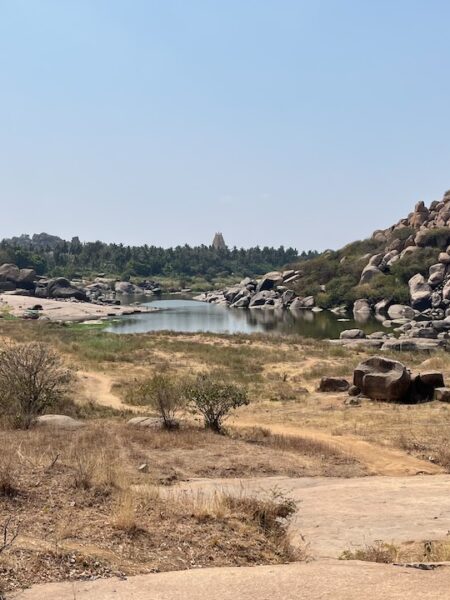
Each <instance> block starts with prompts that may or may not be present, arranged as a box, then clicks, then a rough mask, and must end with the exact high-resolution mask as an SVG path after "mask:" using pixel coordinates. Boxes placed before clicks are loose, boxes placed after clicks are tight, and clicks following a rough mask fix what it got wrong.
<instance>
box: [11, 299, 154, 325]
mask: <svg viewBox="0 0 450 600" xmlns="http://www.w3.org/2000/svg"><path fill="white" fill-rule="evenodd" d="M37 306H39V307H40V308H39V309H38V310H33V309H35V307H37ZM158 310H159V309H158V308H153V307H147V306H139V308H138V307H135V306H116V305H109V304H95V303H91V302H79V301H76V300H72V299H71V300H53V299H52V300H50V299H46V298H35V297H33V296H16V295H10V294H0V311H1V312H2V313H3V315H8V316H12V317H18V318H20V317H26V316H28V317H30V316H32V314H33V312H36V313H37V314H38V315H39V318H42V317H44V318H45V319H47V320H49V321H53V322H55V321H58V322H63V323H67V322H82V321H92V320H97V319H107V318H113V317H121V316H124V315H132V314H139V313H147V312H157V311H158Z"/></svg>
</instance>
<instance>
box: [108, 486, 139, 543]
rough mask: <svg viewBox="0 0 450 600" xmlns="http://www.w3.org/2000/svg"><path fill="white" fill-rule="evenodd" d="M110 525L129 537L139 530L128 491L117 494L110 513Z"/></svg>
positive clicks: (133, 503) (131, 496)
mask: <svg viewBox="0 0 450 600" xmlns="http://www.w3.org/2000/svg"><path fill="white" fill-rule="evenodd" d="M112 524H113V526H114V527H115V528H116V529H120V530H121V531H124V532H125V533H128V534H130V535H131V534H133V533H136V532H137V531H138V530H139V529H140V528H139V527H138V524H137V520H136V508H135V501H134V496H133V493H132V492H131V491H130V490H126V491H124V492H121V493H120V494H119V497H118V499H117V502H116V504H115V506H114V509H113V512H112Z"/></svg>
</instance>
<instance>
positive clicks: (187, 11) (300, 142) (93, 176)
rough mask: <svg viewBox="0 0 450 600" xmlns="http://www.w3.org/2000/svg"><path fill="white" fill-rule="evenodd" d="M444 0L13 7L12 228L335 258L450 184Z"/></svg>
mask: <svg viewBox="0 0 450 600" xmlns="http://www.w3.org/2000/svg"><path fill="white" fill-rule="evenodd" d="M449 22H450V3H449V2H448V1H447V0H427V1H426V2H425V1H424V0H394V1H393V0H377V1H376V2H373V1H372V0H351V1H350V0H309V1H305V0H295V1H294V0H178V1H177V0H158V1H156V0H0V209H1V218H0V237H10V236H12V235H18V234H21V233H30V234H31V233H34V232H41V231H45V232H48V233H52V234H56V235H60V236H62V237H64V238H66V239H70V238H71V237H72V236H75V235H78V236H79V237H80V239H81V240H83V241H93V240H97V239H100V240H103V241H108V242H110V241H114V242H123V243H126V244H142V243H147V244H155V245H161V246H165V247H168V246H174V245H177V244H184V243H188V244H191V245H197V244H202V243H205V244H209V243H211V241H212V238H213V236H214V233H215V232H216V231H221V232H222V233H223V235H224V238H225V241H226V242H227V244H228V245H229V246H233V245H236V246H239V247H249V246H254V245H257V244H259V245H261V246H263V245H274V246H278V245H284V246H293V247H296V248H297V249H298V250H300V251H301V250H304V249H318V250H321V249H325V248H338V247H341V246H342V245H344V244H345V243H348V242H350V241H353V240H355V239H362V238H364V237H367V236H368V235H370V234H371V233H372V232H373V231H374V230H375V229H378V228H385V227H388V226H390V225H391V224H393V223H394V222H396V221H397V220H398V219H400V218H403V217H404V216H406V215H407V214H408V213H409V212H410V211H411V210H412V207H413V206H414V204H415V203H416V202H417V201H419V200H424V201H425V202H426V203H427V204H428V203H430V202H431V201H432V200H436V199H440V198H441V197H442V195H443V193H444V192H445V191H446V190H447V189H448V188H450V77H449V73H450V36H449V35H448V23H449Z"/></svg>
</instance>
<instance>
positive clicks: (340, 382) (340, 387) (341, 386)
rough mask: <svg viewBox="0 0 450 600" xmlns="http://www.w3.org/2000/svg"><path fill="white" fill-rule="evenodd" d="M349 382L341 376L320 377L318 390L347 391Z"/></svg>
mask: <svg viewBox="0 0 450 600" xmlns="http://www.w3.org/2000/svg"><path fill="white" fill-rule="evenodd" d="M349 388H350V383H349V382H348V381H347V380H346V379H344V378H342V377H322V379H321V380H320V384H319V392H347V391H348V390H349Z"/></svg>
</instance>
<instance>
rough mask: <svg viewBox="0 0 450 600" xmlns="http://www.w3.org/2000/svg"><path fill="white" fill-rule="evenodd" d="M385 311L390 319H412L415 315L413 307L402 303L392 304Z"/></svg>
mask: <svg viewBox="0 0 450 600" xmlns="http://www.w3.org/2000/svg"><path fill="white" fill-rule="evenodd" d="M387 312H388V315H389V317H390V318H391V319H414V316H415V312H414V309H413V308H411V307H410V306H406V305H404V304H393V305H392V306H390V307H389V308H388V311H387Z"/></svg>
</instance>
